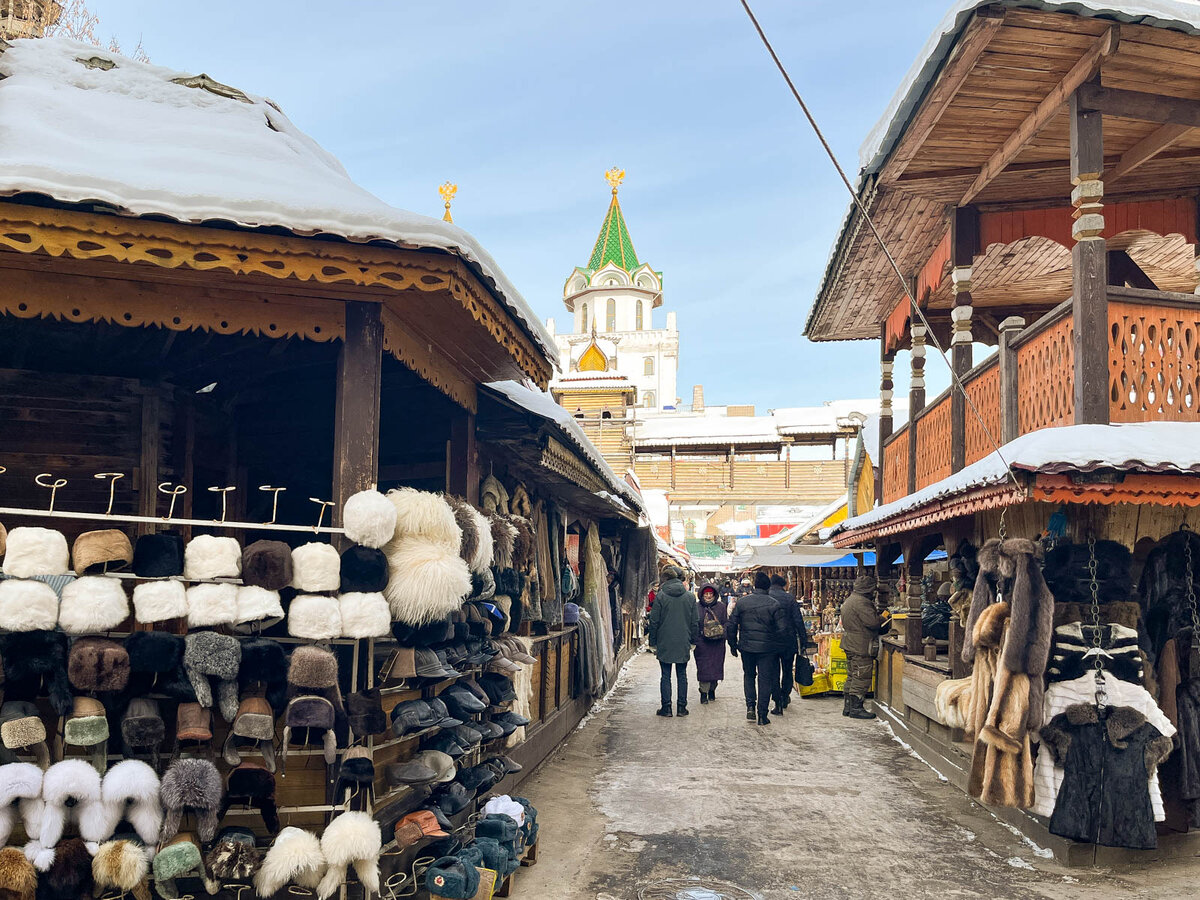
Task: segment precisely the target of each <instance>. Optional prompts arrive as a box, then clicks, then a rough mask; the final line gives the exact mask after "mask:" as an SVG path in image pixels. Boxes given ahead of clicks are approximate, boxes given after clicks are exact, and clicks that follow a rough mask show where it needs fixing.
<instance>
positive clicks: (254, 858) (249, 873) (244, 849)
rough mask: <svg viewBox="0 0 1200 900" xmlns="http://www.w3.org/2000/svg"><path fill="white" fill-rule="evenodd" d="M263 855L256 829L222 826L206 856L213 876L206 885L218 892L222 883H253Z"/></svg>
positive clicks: (212, 891) (209, 870)
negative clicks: (258, 844)
mask: <svg viewBox="0 0 1200 900" xmlns="http://www.w3.org/2000/svg"><path fill="white" fill-rule="evenodd" d="M262 859H263V851H261V850H259V849H258V847H257V845H256V842H255V839H254V832H253V831H251V830H250V829H249V828H242V827H240V826H236V825H231V826H227V827H225V828H222V829H221V831H220V832H219V833H218V834H217V840H216V843H215V844H213V848H212V849H211V850H209V851H208V855H207V856H206V857H205V858H204V864H205V866H207V868H208V874H209V877H210V879H211V883H206V884H205V887H206V888H207V889H208V891H209V893H214V894H215V893H216V892H217V891H218V890H220V886H221V885H222V884H227V883H232V884H250V883H251V880H252V879H253V878H254V875H255V873H256V872H258V869H259V867H260V866H261V865H262ZM214 889H215V890H214Z"/></svg>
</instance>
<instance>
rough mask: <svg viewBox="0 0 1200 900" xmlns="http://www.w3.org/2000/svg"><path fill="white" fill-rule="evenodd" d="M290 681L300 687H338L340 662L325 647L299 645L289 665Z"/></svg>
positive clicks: (293, 652)
mask: <svg viewBox="0 0 1200 900" xmlns="http://www.w3.org/2000/svg"><path fill="white" fill-rule="evenodd" d="M287 677H288V683H289V684H292V685H295V686H296V687H300V688H322V689H323V688H336V687H337V686H338V662H337V657H336V656H334V655H333V651H332V650H327V649H325V648H324V647H297V648H296V649H295V650H293V651H292V659H291V663H290V665H289V666H288V676H287Z"/></svg>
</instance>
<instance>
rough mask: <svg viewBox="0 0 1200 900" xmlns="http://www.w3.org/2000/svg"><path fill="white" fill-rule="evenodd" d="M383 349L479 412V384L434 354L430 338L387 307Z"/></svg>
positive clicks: (442, 356) (458, 400) (448, 361)
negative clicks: (477, 389) (477, 386)
mask: <svg viewBox="0 0 1200 900" xmlns="http://www.w3.org/2000/svg"><path fill="white" fill-rule="evenodd" d="M383 349H384V350H385V351H387V352H388V353H390V354H392V356H394V357H395V358H396V359H398V360H400V362H402V363H404V364H405V365H406V366H408V367H409V368H410V369H412V370H413V371H414V372H416V373H417V374H418V375H420V376H421V377H422V378H424V379H425V380H426V381H428V382H429V383H430V384H432V385H433V386H434V387H435V388H437V389H438V390H440V391H441V392H442V393H444V394H445V395H446V396H448V397H449V398H450V399H452V400H454V401H455V402H457V403H458V404H460V405H461V406H463V407H464V408H465V409H467V410H469V411H470V412H476V411H477V410H478V408H479V401H478V395H477V393H476V385H475V382H474V381H473V380H472V379H470V378H468V377H467V376H465V375H464V374H463V373H462V372H460V371H459V370H458V369H457V368H456V367H455V365H454V363H453V362H452V361H451V360H449V359H448V358H447V357H446V356H445V355H444V354H441V353H436V352H434V350H433V348H432V346H431V345H430V343H429V340H428V339H427V338H425V337H423V336H422V335H421V334H419V333H417V332H415V331H414V330H413V329H412V328H411V327H409V326H408V325H406V324H405V323H404V322H402V321H401V320H400V317H399V316H398V315H396V313H394V312H393V311H392V310H390V309H388V308H387V307H386V306H385V307H384V309H383Z"/></svg>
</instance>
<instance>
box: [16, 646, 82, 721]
mask: <svg viewBox="0 0 1200 900" xmlns="http://www.w3.org/2000/svg"><path fill="white" fill-rule="evenodd" d="M0 658H2V659H3V660H4V691H5V698H6V699H12V700H18V699H25V698H28V699H34V698H36V697H38V696H40V695H43V694H48V695H49V697H50V705H51V706H52V707H53V708H54V711H55V712H56V713H57V714H58V715H60V716H67V715H70V714H71V684H70V682H69V681H68V680H67V636H66V635H65V634H61V633H59V632H56V631H23V632H20V633H19V634H5V635H0Z"/></svg>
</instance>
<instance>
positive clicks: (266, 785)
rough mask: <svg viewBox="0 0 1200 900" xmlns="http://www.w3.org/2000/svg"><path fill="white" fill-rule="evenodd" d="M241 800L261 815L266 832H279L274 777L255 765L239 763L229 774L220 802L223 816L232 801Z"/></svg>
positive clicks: (269, 772) (266, 770)
mask: <svg viewBox="0 0 1200 900" xmlns="http://www.w3.org/2000/svg"><path fill="white" fill-rule="evenodd" d="M235 799H237V800H242V801H245V802H246V803H248V804H249V805H250V806H253V807H254V808H255V809H257V810H258V811H259V813H260V814H261V815H262V819H263V824H264V825H266V826H267V831H269V832H271V834H275V833H276V832H278V831H279V811H278V809H277V808H276V806H275V775H274V774H273V773H272V772H271V771H269V770H268V769H266V768H264V767H263V766H260V765H258V764H256V763H241V764H239V765H238V766H237V768H235V769H234V770H233V771H232V772H230V773H229V781H228V789H227V790H226V792H225V799H224V800H223V801H222V802H221V815H222V816H224V815H225V813H226V812H227V811H228V809H229V806H230V804H232V803H233V801H234V800H235Z"/></svg>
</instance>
